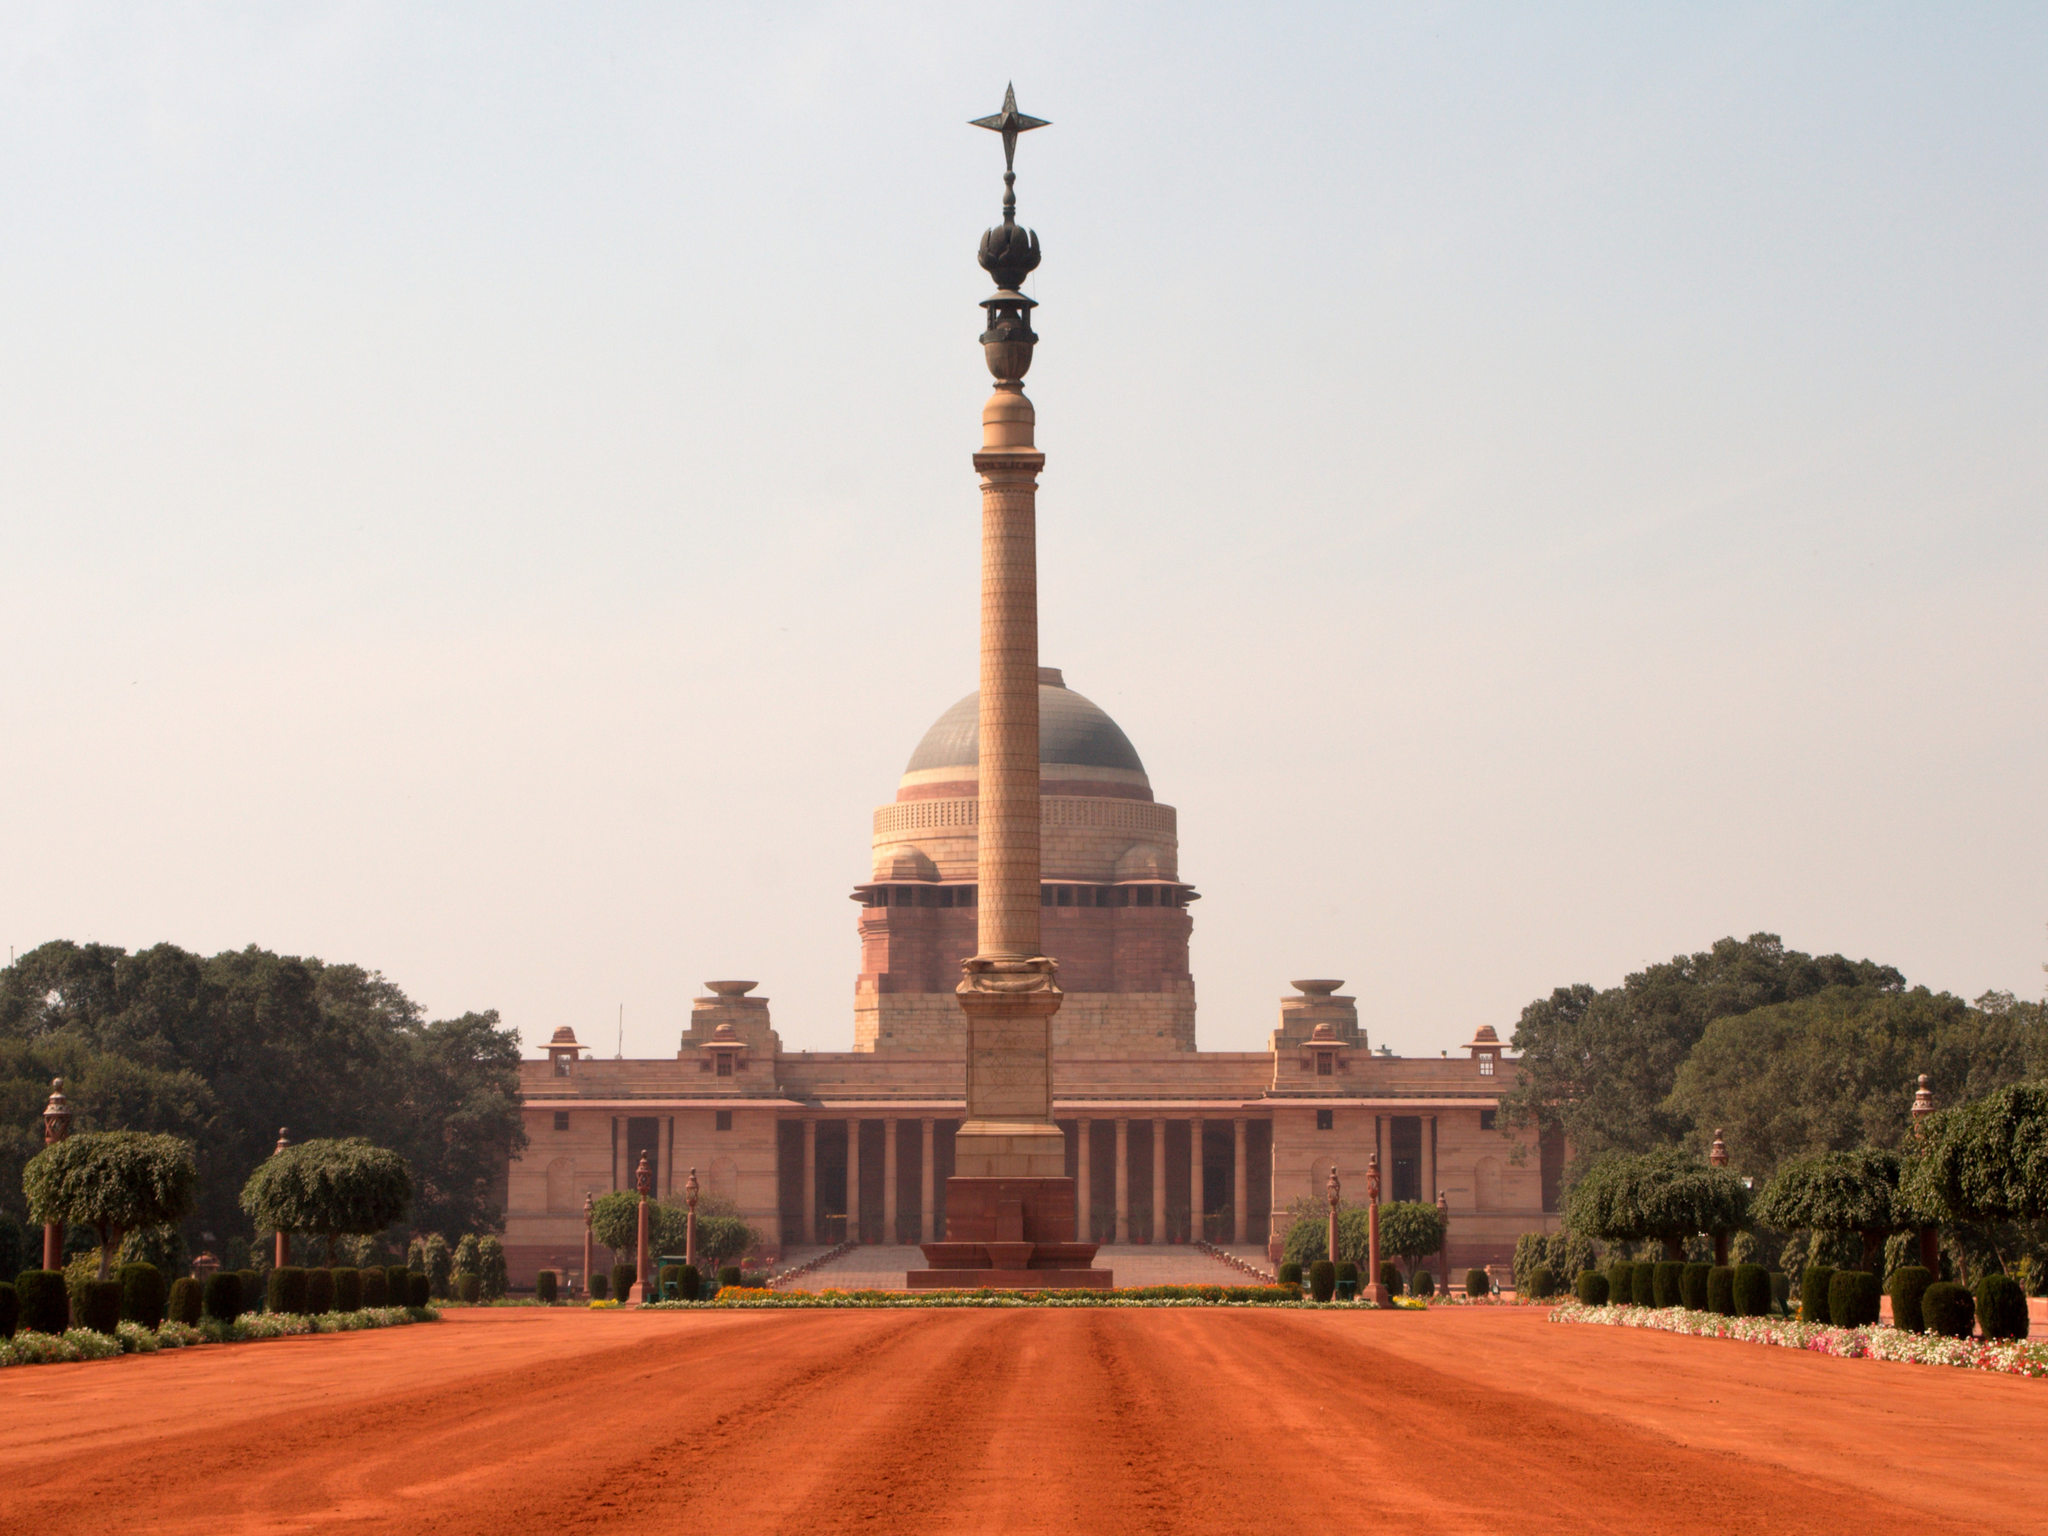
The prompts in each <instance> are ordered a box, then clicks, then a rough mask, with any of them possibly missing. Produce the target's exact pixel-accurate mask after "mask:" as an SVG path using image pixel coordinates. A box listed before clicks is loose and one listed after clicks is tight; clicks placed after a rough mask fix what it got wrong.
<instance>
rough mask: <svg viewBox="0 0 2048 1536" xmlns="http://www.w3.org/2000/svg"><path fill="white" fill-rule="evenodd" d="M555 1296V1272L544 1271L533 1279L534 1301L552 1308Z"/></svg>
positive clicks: (550, 1270)
mask: <svg viewBox="0 0 2048 1536" xmlns="http://www.w3.org/2000/svg"><path fill="white" fill-rule="evenodd" d="M556 1294H557V1282H556V1280H555V1272H554V1271H553V1270H552V1269H544V1270H542V1271H541V1272H540V1273H539V1274H537V1275H535V1276H534V1277H533V1296H534V1300H536V1301H538V1302H539V1303H540V1304H541V1305H542V1306H544V1307H552V1306H553V1305H554V1304H555V1296H556Z"/></svg>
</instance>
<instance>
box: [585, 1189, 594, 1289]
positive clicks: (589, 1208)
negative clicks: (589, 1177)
mask: <svg viewBox="0 0 2048 1536" xmlns="http://www.w3.org/2000/svg"><path fill="white" fill-rule="evenodd" d="M596 1206H597V1194H596V1192H595V1191H593V1190H588V1189H586V1190H585V1191H583V1299H584V1300H585V1301H589V1300H591V1299H592V1298H591V1294H590V1253H591V1249H590V1223H591V1220H592V1218H593V1217H594V1216H595V1214H596Z"/></svg>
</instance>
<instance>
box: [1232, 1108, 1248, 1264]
mask: <svg viewBox="0 0 2048 1536" xmlns="http://www.w3.org/2000/svg"><path fill="white" fill-rule="evenodd" d="M1250 1124H1251V1122H1250V1121H1249V1120H1247V1119H1246V1118H1245V1117H1244V1116H1242V1115H1240V1116H1238V1117H1237V1118H1236V1119H1235V1120H1232V1121H1231V1122H1230V1133H1231V1134H1230V1142H1231V1146H1230V1240H1231V1241H1232V1242H1233V1243H1239V1244H1242V1243H1243V1242H1244V1234H1245V1225H1246V1219H1247V1218H1246V1216H1245V1207H1246V1206H1248V1205H1250V1204H1251V1202H1252V1171H1251V1168H1250V1166H1249V1164H1248V1163H1247V1161H1246V1158H1245V1139H1246V1132H1247V1130H1248V1129H1249V1127H1250Z"/></svg>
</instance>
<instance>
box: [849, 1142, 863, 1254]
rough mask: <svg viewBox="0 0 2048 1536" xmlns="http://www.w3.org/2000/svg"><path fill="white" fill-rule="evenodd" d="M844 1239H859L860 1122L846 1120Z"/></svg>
mask: <svg viewBox="0 0 2048 1536" xmlns="http://www.w3.org/2000/svg"><path fill="white" fill-rule="evenodd" d="M846 1240H847V1241H848V1242H849V1243H857V1242H859V1241H860V1122H859V1121H858V1120H848V1121H847V1122H846Z"/></svg>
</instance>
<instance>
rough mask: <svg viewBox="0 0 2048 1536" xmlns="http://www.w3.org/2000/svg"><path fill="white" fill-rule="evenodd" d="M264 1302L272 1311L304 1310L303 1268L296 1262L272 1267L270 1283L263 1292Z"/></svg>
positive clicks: (304, 1279)
mask: <svg viewBox="0 0 2048 1536" xmlns="http://www.w3.org/2000/svg"><path fill="white" fill-rule="evenodd" d="M264 1304H265V1305H266V1306H267V1307H268V1308H269V1309H270V1310H271V1311H272V1312H303V1311H305V1310H306V1272H305V1270H303V1269H301V1268H300V1267H299V1266H298V1265H296V1264H287V1265H285V1266H284V1267H283V1268H282V1269H273V1270H272V1271H271V1272H270V1285H269V1287H268V1289H267V1290H266V1291H265V1292H264Z"/></svg>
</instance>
